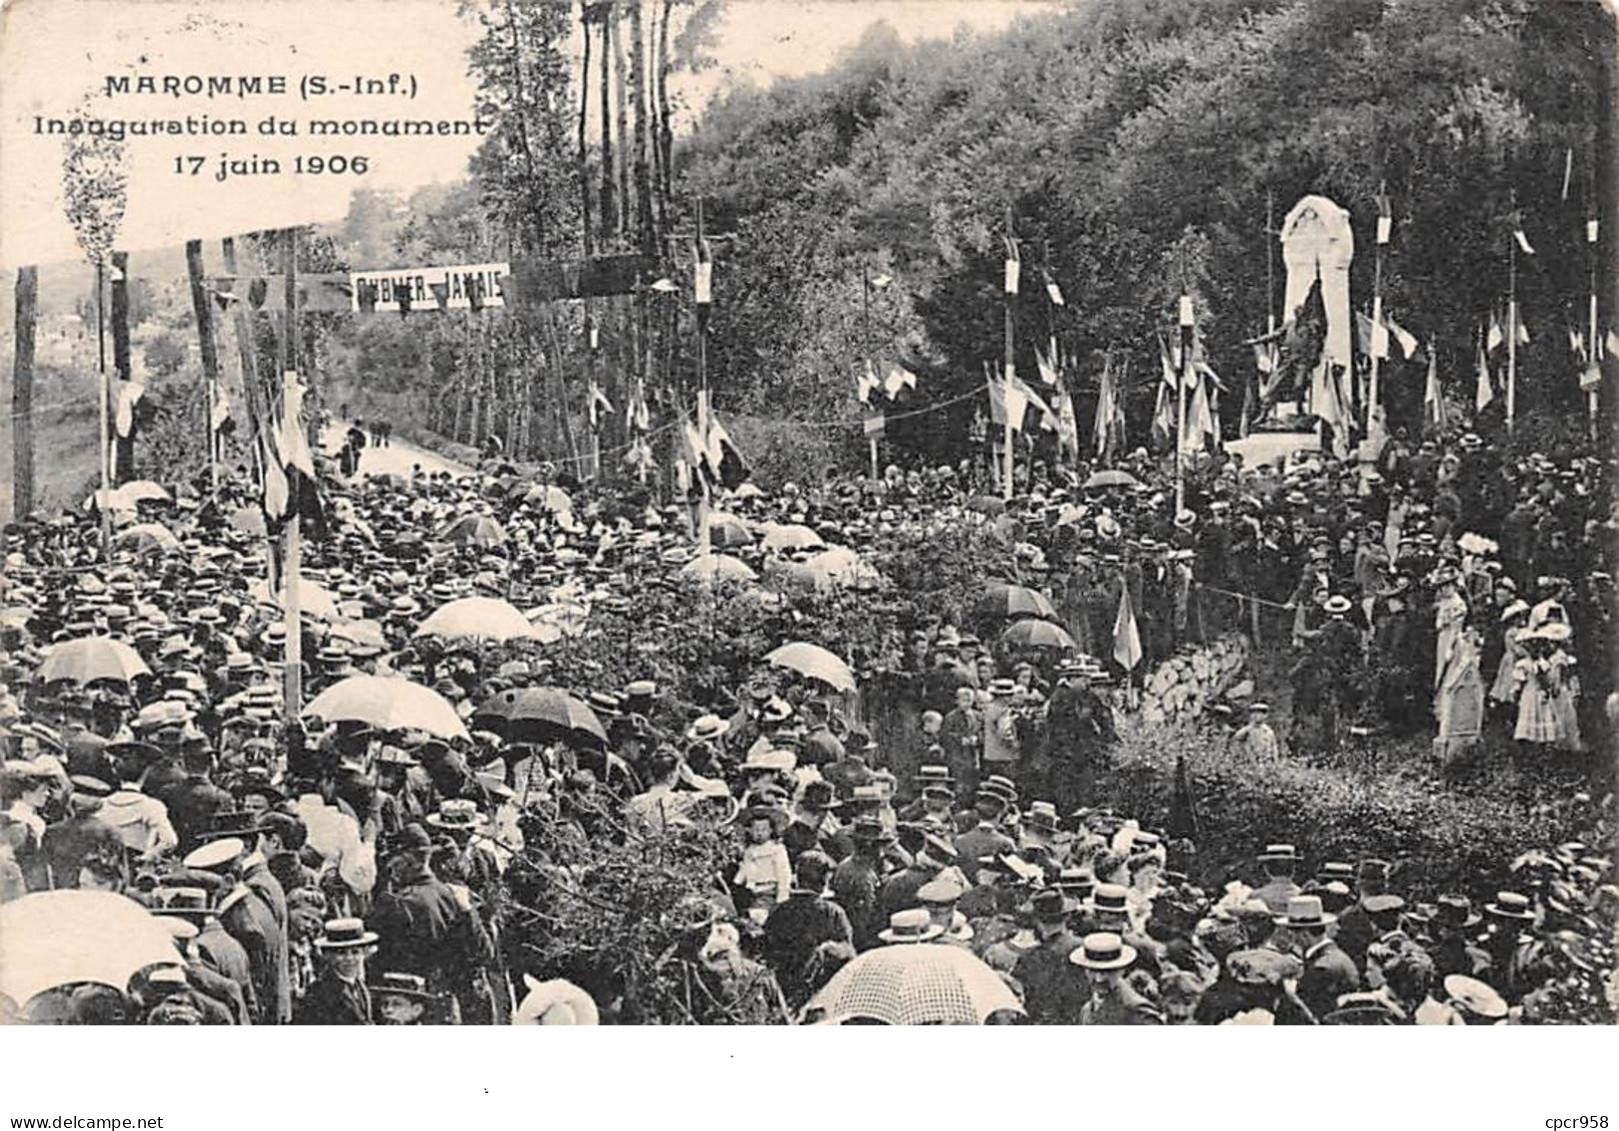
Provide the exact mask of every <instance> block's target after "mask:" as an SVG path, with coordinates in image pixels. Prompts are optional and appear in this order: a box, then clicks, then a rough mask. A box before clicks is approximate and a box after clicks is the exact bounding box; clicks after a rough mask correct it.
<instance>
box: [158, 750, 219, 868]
mask: <svg viewBox="0 0 1619 1131" xmlns="http://www.w3.org/2000/svg"><path fill="white" fill-rule="evenodd" d="M184 764H185V771H186V774H185V780H184V781H182V782H180V783H179V784H178V785H177V786H175V788H174V789H173V790H172V791H171V792H170V793H169V795H168V798H167V801H166V803H167V805H168V807H169V821H170V823H172V824H173V825H174V831H175V832H176V833H178V834H180V851H181V852H189V851H191V849H193V848H195V847H196V846H197V844H198V842H199V841H201V839H202V838H203V836H204V835H205V834H206V833H208V832H210V831H211V830H212V829H213V827H214V818H215V817H216V816H217V815H218V814H220V813H224V812H227V811H229V810H230V809H232V808H234V807H235V804H236V802H235V800H234V799H233V798H232V797H231V795H230V794H229V793H227V792H225V791H224V790H223V789H220V788H219V786H217V785H215V784H214V783H213V780H212V779H211V778H210V777H209V775H210V774H211V773H212V771H213V765H214V752H213V750H211V749H210V748H209V747H207V746H205V745H198V746H193V747H191V748H189V749H187V750H186V751H185V758H184Z"/></svg>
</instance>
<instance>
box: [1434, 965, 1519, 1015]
mask: <svg viewBox="0 0 1619 1131" xmlns="http://www.w3.org/2000/svg"><path fill="white" fill-rule="evenodd" d="M1445 993H1446V995H1448V996H1449V998H1450V1000H1451V1004H1453V1005H1456V1006H1458V1007H1460V1008H1461V1009H1462V1010H1464V1011H1465V1012H1467V1013H1470V1014H1472V1015H1473V1016H1474V1017H1477V1018H1479V1019H1481V1020H1484V1021H1499V1020H1501V1018H1503V1017H1505V1016H1506V1015H1507V1002H1506V999H1505V998H1503V997H1502V996H1501V995H1500V994H1498V993H1497V992H1496V991H1495V989H1494V987H1492V986H1490V985H1487V984H1486V983H1484V982H1481V981H1479V980H1478V979H1477V978H1469V977H1468V976H1467V975H1466V974H1451V975H1450V976H1448V977H1447V978H1446V979H1445Z"/></svg>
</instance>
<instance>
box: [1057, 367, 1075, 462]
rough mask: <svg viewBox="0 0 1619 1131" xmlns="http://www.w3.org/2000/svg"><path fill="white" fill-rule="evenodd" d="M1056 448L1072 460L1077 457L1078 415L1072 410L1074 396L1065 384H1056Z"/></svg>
mask: <svg viewBox="0 0 1619 1131" xmlns="http://www.w3.org/2000/svg"><path fill="white" fill-rule="evenodd" d="M1056 401H1057V450H1058V451H1059V452H1060V453H1061V454H1063V455H1066V456H1069V457H1070V458H1072V459H1074V460H1076V461H1077V460H1078V459H1079V416H1078V414H1077V413H1075V412H1074V398H1073V397H1072V396H1071V395H1070V394H1069V392H1068V387H1067V386H1066V385H1062V384H1059V385H1058V386H1057V396H1056Z"/></svg>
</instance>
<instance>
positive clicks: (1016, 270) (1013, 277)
mask: <svg viewBox="0 0 1619 1131" xmlns="http://www.w3.org/2000/svg"><path fill="white" fill-rule="evenodd" d="M1022 269H1023V264H1022V263H1020V262H1019V261H1018V260H1016V259H1008V260H1007V261H1006V293H1007V294H1009V295H1015V294H1017V286H1018V276H1019V275H1020V274H1021V273H1022Z"/></svg>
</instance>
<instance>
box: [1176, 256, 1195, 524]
mask: <svg viewBox="0 0 1619 1131" xmlns="http://www.w3.org/2000/svg"><path fill="white" fill-rule="evenodd" d="M1192 325H1193V323H1192V296H1191V294H1190V293H1188V291H1187V289H1186V256H1185V252H1184V251H1183V252H1182V253H1181V298H1180V330H1181V356H1180V366H1179V372H1178V373H1177V374H1176V378H1175V386H1176V388H1175V400H1176V406H1175V513H1176V514H1177V515H1179V514H1180V512H1181V511H1183V510H1185V509H1186V382H1187V381H1188V380H1189V379H1190V377H1191V374H1192Z"/></svg>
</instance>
